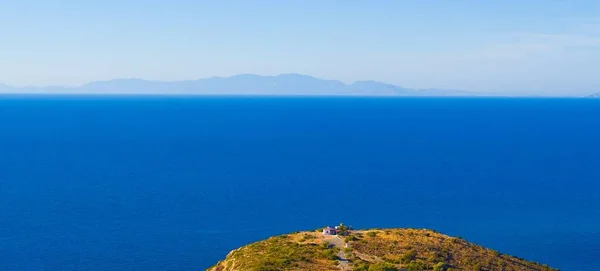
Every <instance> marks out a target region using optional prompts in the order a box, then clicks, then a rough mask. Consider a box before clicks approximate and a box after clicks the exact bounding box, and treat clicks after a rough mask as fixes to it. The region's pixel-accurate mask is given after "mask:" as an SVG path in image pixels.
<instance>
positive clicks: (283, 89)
mask: <svg viewBox="0 0 600 271" xmlns="http://www.w3.org/2000/svg"><path fill="white" fill-rule="evenodd" d="M0 93H60V94H65V93H66V94H88V93H91V94H190V95H367V96H477V95H482V94H478V93H471V92H463V91H456V90H438V89H423V90H420V89H408V88H403V87H399V86H395V85H391V84H385V83H380V82H376V81H357V82H354V83H352V84H344V83H342V82H340V81H336V80H324V79H319V78H315V77H312V76H308V75H301V74H281V75H277V76H261V75H254V74H241V75H236V76H231V77H211V78H205V79H198V80H187V81H149V80H141V79H115V80H110V81H97V82H91V83H88V84H85V85H82V86H79V87H21V88H17V87H10V86H6V85H0Z"/></svg>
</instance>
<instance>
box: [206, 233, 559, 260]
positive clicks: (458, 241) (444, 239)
mask: <svg viewBox="0 0 600 271" xmlns="http://www.w3.org/2000/svg"><path fill="white" fill-rule="evenodd" d="M340 228H341V227H340ZM344 244H349V247H345V246H344ZM338 253H341V255H345V257H347V258H348V260H349V264H350V265H351V267H352V268H353V270H355V271H399V270H407V271H422V270H429V271H430V270H433V271H458V270H462V271H477V270H480V271H504V270H507V271H508V270H511V271H553V270H556V269H553V268H551V267H548V266H547V265H541V264H538V263H535V262H529V261H525V260H523V259H520V258H517V257H513V256H510V255H506V254H503V253H500V252H498V251H495V250H492V249H487V248H484V247H481V246H478V245H475V244H472V243H469V242H467V241H466V240H464V239H462V238H455V237H450V236H447V235H443V234H441V233H438V232H435V231H429V230H422V229H384V230H365V231H354V230H353V231H351V233H350V235H349V236H346V237H345V238H344V240H343V241H340V240H339V239H337V237H335V236H324V235H322V234H321V233H317V232H300V233H295V234H289V235H282V236H278V237H273V238H269V239H267V240H265V241H261V242H257V243H254V244H250V245H248V246H245V247H242V248H240V249H237V250H234V251H232V252H231V253H230V254H229V255H228V256H227V258H226V259H225V260H224V261H221V262H219V263H218V264H217V265H215V266H213V267H212V268H210V269H209V271H238V270H249V271H275V270H278V271H280V270H281V271H285V270H294V271H296V270H297V271H300V270H323V271H329V270H340V267H339V266H338V265H339V264H340V261H339V258H338Z"/></svg>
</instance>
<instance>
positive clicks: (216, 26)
mask: <svg viewBox="0 0 600 271" xmlns="http://www.w3.org/2000/svg"><path fill="white" fill-rule="evenodd" d="M0 1H1V2H0V82H2V83H5V84H10V85H17V86H23V85H79V84H82V83H84V82H88V81H93V80H105V79H113V78H131V77H135V78H143V79H156V80H180V79H196V78H203V77H210V76H228V75H233V74H238V73H256V74H265V75H273V74H280V73H292V72H293V73H303V74H309V75H313V76H316V77H321V78H327V79H338V80H342V81H344V82H351V81H354V80H364V79H372V80H378V81H383V82H387V83H393V84H397V85H401V86H405V87H413V88H434V87H435V88H454V89H464V90H478V91H509V92H517V91H518V92H534V91H536V92H546V93H553V92H554V93H569V92H573V93H575V92H581V93H586V92H595V91H600V1H598V0H589V1H578V0H569V1H567V0H564V1H558V0H556V1H552V0H489V1H482V0H472V1H466V0H462V1H461V0H453V1H446V0H439V1H427V0H413V1H411V0H405V1H401V0H389V1H382V0H381V1H377V0H371V1H367V0H362V1H352V0H345V1H341V0H340V1H335V0H318V1H317V0H314V1H313V0H302V1H300V0H285V1H284V0H238V1H227V0H221V1H217V0H215V1H201V0H196V1H192V0H173V1H165V0H160V1H159V0H104V1H83V0H62V1H60V0H0Z"/></svg>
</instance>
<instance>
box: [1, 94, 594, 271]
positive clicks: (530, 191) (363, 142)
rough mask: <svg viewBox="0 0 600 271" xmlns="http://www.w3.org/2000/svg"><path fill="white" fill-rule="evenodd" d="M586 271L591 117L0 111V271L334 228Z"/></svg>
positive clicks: (148, 107) (83, 106) (251, 107)
mask: <svg viewBox="0 0 600 271" xmlns="http://www.w3.org/2000/svg"><path fill="white" fill-rule="evenodd" d="M342 221H343V222H345V223H347V224H351V225H354V226H355V227H359V228H369V227H426V228H434V229H437V230H439V231H442V232H444V233H447V234H450V235H460V236H462V237H464V238H466V239H468V240H470V241H473V242H476V243H480V244H482V245H485V246H489V247H492V248H495V249H497V250H500V251H502V252H505V253H509V254H514V255H517V256H521V257H523V258H527V259H531V260H535V261H540V262H545V263H548V264H550V265H553V266H555V267H559V268H562V269H563V270H574V271H591V270H598V269H600V101H598V100H584V99H375V98H189V97H188V98H165V97H144V98H141V97H121V98H109V97H104V98H101V97H15V96H12V97H8V96H5V97H0V270H3V271H4V270H8V271H12V270H19V271H20V270H53V271H54V270H91V271H96V270H97V271H100V270H102V271H104V270H119V271H120V270H123V271H124V270H144V271H148V270H202V269H204V268H206V267H208V266H210V265H212V264H213V263H215V262H216V261H218V260H219V259H222V258H223V257H224V256H225V255H226V254H227V253H228V252H229V251H230V250H231V249H234V248H236V247H238V246H241V245H243V244H246V243H248V242H252V241H256V240H259V239H263V238H266V237H268V236H271V235H275V234H280V233H285V232H291V231H296V230H302V229H314V228H317V227H321V226H325V225H331V224H335V223H339V222H342Z"/></svg>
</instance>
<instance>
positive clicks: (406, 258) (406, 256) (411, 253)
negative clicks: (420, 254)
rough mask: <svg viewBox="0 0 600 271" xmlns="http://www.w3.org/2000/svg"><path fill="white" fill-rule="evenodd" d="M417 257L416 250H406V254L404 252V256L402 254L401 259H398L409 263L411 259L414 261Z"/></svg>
mask: <svg viewBox="0 0 600 271" xmlns="http://www.w3.org/2000/svg"><path fill="white" fill-rule="evenodd" d="M416 258H417V252H416V251H414V250H411V251H409V252H407V253H406V254H404V256H402V259H400V261H401V262H402V263H404V264H406V263H410V262H412V261H414V260H415V259H416Z"/></svg>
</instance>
